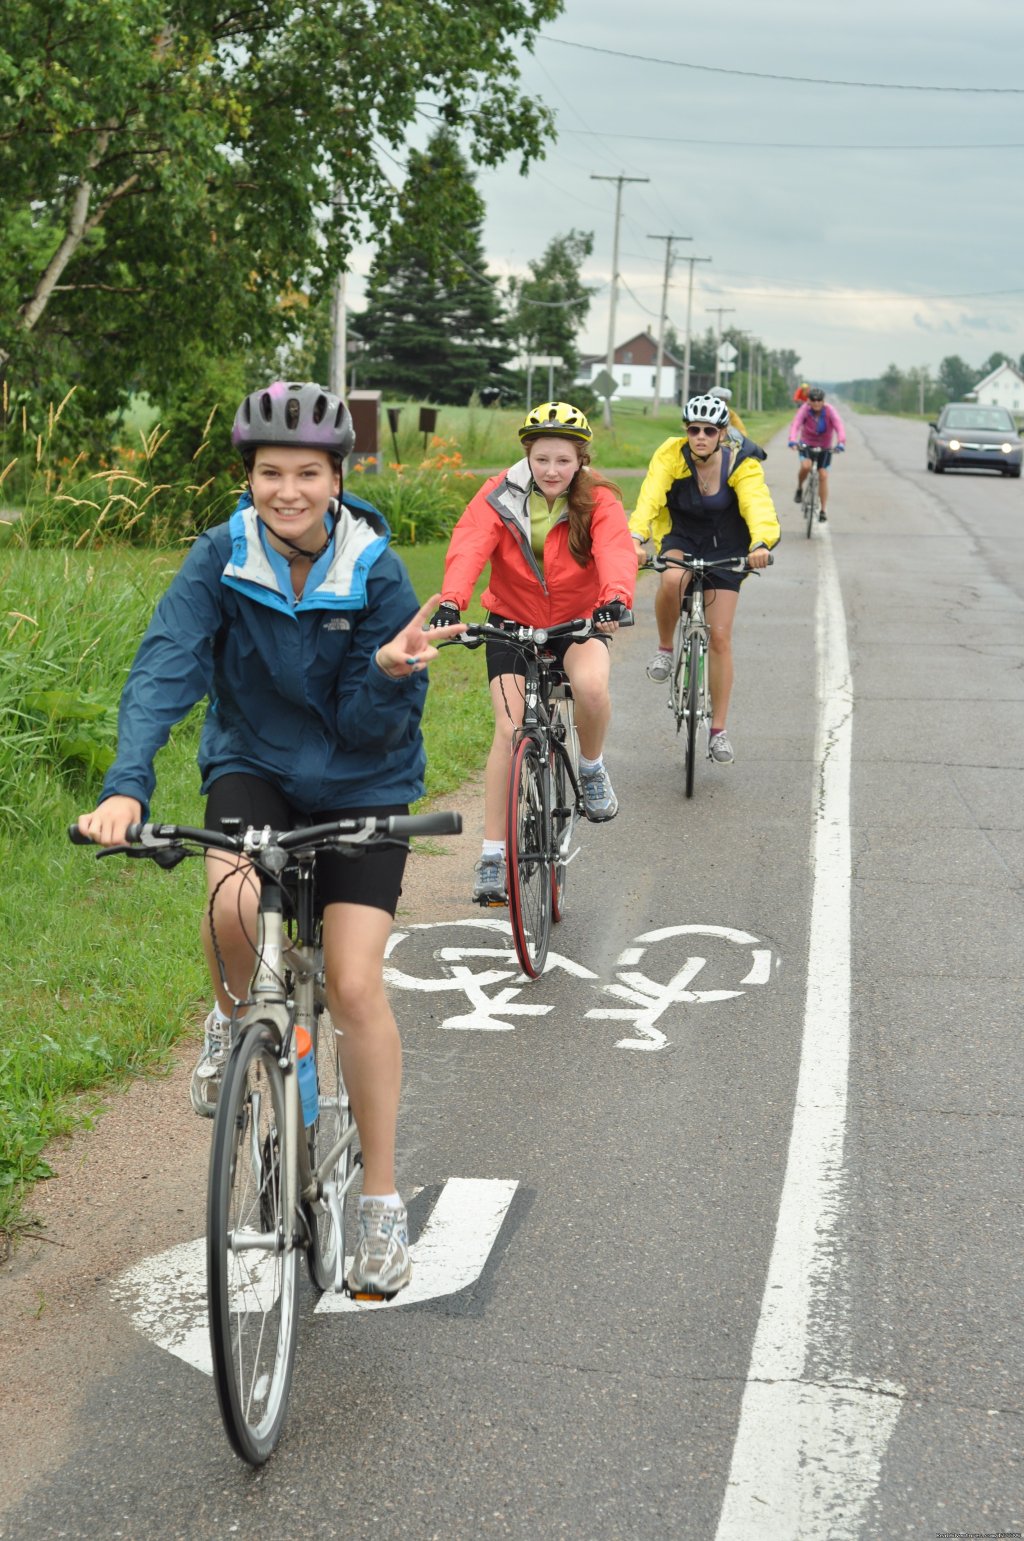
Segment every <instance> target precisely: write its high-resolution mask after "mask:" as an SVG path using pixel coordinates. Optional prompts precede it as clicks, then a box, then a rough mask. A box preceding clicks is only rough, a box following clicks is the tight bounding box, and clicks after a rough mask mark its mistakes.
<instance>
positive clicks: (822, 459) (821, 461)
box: [799, 444, 832, 471]
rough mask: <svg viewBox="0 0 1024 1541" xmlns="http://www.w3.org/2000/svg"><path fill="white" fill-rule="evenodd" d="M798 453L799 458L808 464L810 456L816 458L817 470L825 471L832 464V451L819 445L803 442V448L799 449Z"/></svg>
mask: <svg viewBox="0 0 1024 1541" xmlns="http://www.w3.org/2000/svg"><path fill="white" fill-rule="evenodd" d="M812 452H813V454H812ZM799 454H800V459H801V460H805V461H806V462H807V464H808V465H810V463H811V460H812V458H813V459H814V460H816V461H817V462H818V470H819V471H827V470H828V468H829V466H830V465H831V464H832V451H831V450H830V449H824V448H822V447H821V446H820V445H813V444H805V445H804V447H803V449H802V450H800V451H799Z"/></svg>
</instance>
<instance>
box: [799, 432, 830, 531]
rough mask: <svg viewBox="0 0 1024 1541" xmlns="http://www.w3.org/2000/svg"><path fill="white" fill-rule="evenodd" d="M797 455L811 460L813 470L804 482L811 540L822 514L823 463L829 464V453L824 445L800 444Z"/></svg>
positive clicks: (808, 529) (804, 501)
mask: <svg viewBox="0 0 1024 1541" xmlns="http://www.w3.org/2000/svg"><path fill="white" fill-rule="evenodd" d="M797 453H798V455H799V456H800V459H801V460H809V461H810V462H811V469H810V471H809V472H808V473H807V480H806V481H805V482H804V492H803V509H804V520H805V522H806V524H807V539H808V540H810V538H811V531H812V530H813V529H814V526H815V523H816V521H817V518H818V515H819V514H820V513H821V480H820V478H821V468H822V462H823V461H824V462H825V464H826V465H827V464H828V461H827V459H826V456H827V455H828V454H829V451H828V450H827V449H825V448H824V446H822V445H820V444H819V445H811V444H798V445H797Z"/></svg>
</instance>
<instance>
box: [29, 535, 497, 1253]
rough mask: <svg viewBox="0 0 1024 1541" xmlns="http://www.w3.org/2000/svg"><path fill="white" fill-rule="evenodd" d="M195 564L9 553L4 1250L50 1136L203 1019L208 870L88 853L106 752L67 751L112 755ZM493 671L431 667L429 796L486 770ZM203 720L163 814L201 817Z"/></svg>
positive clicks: (463, 654) (167, 753)
mask: <svg viewBox="0 0 1024 1541" xmlns="http://www.w3.org/2000/svg"><path fill="white" fill-rule="evenodd" d="M444 553H445V545H444V544H443V543H440V544H436V545H434V546H416V547H415V548H413V549H412V550H410V551H409V552H407V553H403V555H404V556H405V558H406V560H407V566H408V568H409V571H410V575H411V577H412V581H413V584H414V586H415V587H416V590H417V592H418V593H419V594H420V596H421V597H422V598H423V599H424V600H426V599H428V598H429V597H430V595H431V594H433V593H435V592H437V590H438V589H439V587H440V581H441V573H442V569H443V563H444ZM180 560H181V557H180V555H179V554H178V553H163V552H160V553H153V552H146V551H136V550H124V549H122V550H120V551H110V552H106V551H104V552H100V553H95V554H86V553H80V552H61V551H52V550H41V551H22V550H8V551H7V552H4V553H0V574H2V580H3V592H4V596H5V603H6V605H7V610H6V613H5V614H4V615H3V617H2V618H0V620H2V625H0V778H2V785H3V796H2V802H3V805H4V814H3V816H2V818H0V870H2V872H3V874H4V881H3V884H2V885H0V930H2V933H3V936H4V939H5V947H4V949H3V951H2V954H0V999H3V1001H4V1002H5V1012H6V1021H5V1024H4V1031H3V1033H2V1035H0V1253H2V1251H3V1247H4V1238H5V1237H6V1238H7V1239H9V1238H10V1236H11V1235H12V1234H13V1233H15V1232H16V1231H17V1230H18V1229H19V1228H20V1227H22V1226H24V1225H25V1224H27V1223H30V1200H29V1199H28V1195H29V1193H30V1190H31V1187H32V1184H33V1183H34V1182H36V1181H37V1180H39V1179H40V1178H43V1177H45V1176H46V1175H47V1173H48V1168H47V1164H46V1155H45V1151H46V1146H47V1144H48V1142H49V1141H50V1140H51V1139H52V1138H53V1137H54V1136H55V1135H57V1134H61V1133H65V1132H67V1131H69V1130H71V1129H73V1128H75V1127H77V1126H80V1125H81V1124H82V1123H83V1122H87V1121H88V1120H89V1119H90V1118H92V1117H93V1116H94V1114H95V1112H96V1110H97V1108H98V1107H99V1106H100V1104H101V1102H102V1098H103V1096H104V1094H105V1093H106V1092H107V1091H108V1090H109V1088H111V1087H112V1086H115V1085H117V1084H118V1083H119V1082H122V1081H124V1080H125V1079H127V1078H128V1077H130V1076H133V1075H136V1074H139V1073H140V1072H142V1071H154V1070H159V1069H160V1067H161V1066H162V1065H164V1064H166V1063H167V1060H168V1056H169V1054H170V1051H171V1049H172V1048H173V1045H174V1044H175V1043H176V1042H177V1040H178V1039H179V1038H180V1037H181V1036H182V1035H183V1034H184V1033H188V1032H192V1031H194V1030H195V1028H196V1026H197V1024H198V1021H199V1020H200V1017H201V1015H202V1012H203V1009H204V1002H205V1000H206V997H207V993H208V989H209V984H208V980H207V977H206V970H205V966H204V965H203V963H202V962H201V953H200V947H199V939H198V921H199V916H200V913H201V896H202V890H203V883H202V872H201V865H200V863H199V862H185V863H183V864H182V865H181V866H180V867H178V868H176V869H175V870H174V871H173V872H170V873H165V872H162V871H160V870H159V869H158V868H156V867H154V866H153V865H152V864H150V863H149V862H128V861H125V860H124V859H123V858H120V857H105V858H103V859H101V860H99V861H97V860H96V858H95V856H94V854H93V853H92V852H91V851H88V850H86V849H83V848H79V847H73V846H72V845H71V844H70V843H69V841H68V839H67V834H66V829H67V825H68V824H69V823H71V822H72V821H73V820H74V819H75V818H76V817H77V816H78V814H80V813H82V812H84V811H85V810H87V809H88V808H91V807H92V806H93V805H94V803H95V800H96V797H97V794H98V792H99V786H100V781H101V772H102V755H92V754H79V755H70V756H69V755H68V754H67V753H66V752H65V750H62V749H61V747H60V745H61V740H62V737H63V736H64V735H66V734H67V733H70V732H74V733H76V734H90V735H93V737H94V739H95V740H96V742H97V743H98V744H99V745H100V746H101V747H104V746H108V745H112V743H113V721H114V713H115V710H116V706H117V701H118V697H119V695H120V690H121V687H122V684H123V681H124V678H125V675H126V673H127V670H128V668H129V666H130V663H131V659H132V657H133V656H134V652H135V648H136V646H137V644H138V641H139V638H140V637H141V635H142V632H143V630H144V628H145V625H146V622H147V621H148V618H149V614H150V612H151V610H152V608H153V605H154V604H155V602H156V599H157V597H158V596H159V594H160V593H161V592H162V591H163V589H164V588H165V587H166V585H167V583H168V581H169V579H170V577H171V575H172V574H173V572H174V571H175V569H176V567H177V565H178V563H179V562H180ZM485 675H486V671H485V669H484V665H483V657H482V654H481V653H476V652H473V653H470V652H468V651H465V650H460V649H457V648H448V649H446V650H445V652H444V653H443V654H442V655H441V657H440V658H439V659H438V660H437V662H436V663H435V664H434V665H433V666H432V669H431V676H432V678H431V688H430V691H429V693H428V701H427V709H426V714H425V721H424V735H425V739H426V745H427V756H428V773H427V785H428V798H429V797H431V796H437V795H439V794H441V793H443V792H450V791H451V790H452V789H454V788H455V787H457V786H459V785H460V784H461V783H462V782H463V781H464V780H465V779H466V778H467V777H468V776H469V775H471V774H473V773H474V772H476V771H478V770H479V768H480V766H481V765H482V764H483V760H484V757H485V755H486V752H487V747H488V744H489V742H490V736H491V719H490V704H489V696H488V692H487V685H486V677H485ZM47 694H50V695H57V696H59V697H60V698H61V700H62V701H63V702H64V705H63V706H62V708H61V711H60V712H57V711H54V712H52V713H51V712H50V711H48V710H47V709H46V708H45V707H44V706H41V705H38V704H36V705H32V704H28V705H26V702H27V701H33V700H35V698H37V697H42V696H46V695H47ZM65 698H66V699H65ZM76 703H80V704H81V705H83V706H84V707H87V708H88V712H86V713H76V710H75V704H76ZM97 711H98V713H99V715H96V712H97ZM200 720H201V710H197V711H196V712H195V713H193V714H192V716H191V717H190V718H188V719H187V720H186V721H185V722H184V723H182V724H181V725H180V726H179V727H178V729H177V730H176V731H175V733H174V734H173V735H172V738H171V741H170V743H169V744H168V746H167V747H166V748H165V749H164V750H163V751H162V752H161V755H160V757H159V759H158V761H157V778H158V786H157V795H156V798H155V800H154V804H155V806H154V812H155V814H156V816H157V817H160V818H165V819H175V820H178V821H179V822H182V823H198V822H199V821H200V820H201V817H202V806H203V805H202V798H201V796H200V792H199V776H198V771H197V769H196V763H195V760H196V751H197V747H198V729H199V722H200ZM418 859H422V860H429V855H426V854H424V855H422V856H421V857H419V858H418Z"/></svg>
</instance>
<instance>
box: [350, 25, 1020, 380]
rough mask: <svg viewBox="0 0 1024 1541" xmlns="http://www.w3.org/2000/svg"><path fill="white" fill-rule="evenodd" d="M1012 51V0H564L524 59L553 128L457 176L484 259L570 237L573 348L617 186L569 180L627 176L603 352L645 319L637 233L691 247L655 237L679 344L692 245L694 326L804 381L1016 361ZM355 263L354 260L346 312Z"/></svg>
mask: <svg viewBox="0 0 1024 1541" xmlns="http://www.w3.org/2000/svg"><path fill="white" fill-rule="evenodd" d="M556 40H562V41H561V42H559V41H556ZM566 43H568V44H570V45H572V46H565V44H566ZM579 44H587V45H588V49H602V50H608V52H601V53H599V52H592V51H588V49H584V48H581V47H579V46H576V45H579ZM630 55H633V56H647V57H646V60H645V59H644V58H643V57H629V56H630ZM1022 59H1024V5H1022V4H1020V3H1019V0H973V3H971V4H966V3H960V4H957V5H953V4H952V3H951V0H832V3H827V0H814V3H798V0H774V3H772V4H768V3H766V0H728V3H724V4H715V3H713V0H707V3H705V4H704V5H698V4H695V3H694V0H686V3H683V0H632V3H630V0H567V4H566V6H565V9H564V11H563V13H562V15H561V16H560V17H559V18H558V20H557V21H555V22H554V23H552V24H551V25H550V26H548V27H547V28H546V29H545V31H544V33H543V34H542V36H541V38H540V40H539V41H538V43H537V45H536V49H535V52H534V54H533V55H532V56H531V55H529V54H526V55H524V57H523V75H522V83H523V87H524V89H525V90H526V91H527V92H529V93H530V94H532V95H537V96H539V97H541V98H543V100H544V101H545V102H546V103H547V104H548V105H549V106H550V107H551V108H553V109H554V111H555V113H556V116H557V129H558V139H557V142H556V143H554V144H553V145H552V147H551V150H550V153H549V155H548V157H547V159H546V160H545V161H544V162H543V163H542V164H540V165H538V166H537V167H536V168H535V169H532V170H531V172H530V174H529V176H528V177H526V178H523V177H520V176H519V175H518V172H517V171H516V170H515V169H514V168H513V167H512V166H508V167H505V168H502V169H500V170H498V171H484V172H481V173H480V175H479V177H478V182H477V185H478V187H479V189H480V192H481V194H482V196H483V198H484V200H485V202H486V205H487V221H486V226H485V242H486V248H487V254H488V259H489V262H490V266H491V271H492V272H495V273H498V274H503V275H504V274H507V273H513V272H516V273H523V272H525V271H526V265H527V263H528V261H529V259H530V258H536V257H539V256H540V255H541V253H542V252H543V250H544V248H545V246H546V245H547V243H548V242H549V241H550V240H551V238H552V237H553V236H555V235H559V234H562V233H564V232H565V231H567V230H568V229H570V228H571V227H572V226H575V227H576V228H577V229H585V230H592V231H593V233H594V255H593V258H592V259H591V261H590V263H589V264H588V266H587V268H586V270H585V274H584V276H585V278H586V279H587V281H588V282H590V283H592V284H594V285H595V286H600V287H599V288H598V292H597V293H596V294H595V296H594V302H593V305H592V307H591V313H590V320H589V323H588V325H587V328H586V331H585V333H584V334H583V337H582V339H581V341H582V344H583V347H584V351H591V352H594V353H600V354H603V353H604V351H605V349H606V346H607V341H608V321H609V293H610V291H609V278H610V270H611V257H612V236H613V215H614V203H615V187H614V185H613V184H612V183H610V182H596V181H592V180H591V176H592V174H594V173H596V174H599V175H602V176H617V175H619V174H620V173H621V174H624V175H626V176H629V177H647V178H649V181H648V182H647V183H646V184H637V183H634V184H627V185H625V186H624V188H623V218H622V228H621V237H620V260H619V270H620V273H621V277H622V284H621V286H620V289H619V296H618V304H617V313H616V324H615V334H616V341H617V342H621V341H622V340H623V339H625V338H627V337H629V336H631V335H632V334H633V333H635V332H637V331H639V330H641V329H642V328H644V327H645V326H647V327H650V329H651V330H652V331H653V332H654V333H655V334H656V333H657V328H658V315H659V310H660V304H661V287H662V276H663V269H664V256H665V245H664V242H661V241H653V240H650V239H648V237H649V236H651V235H668V234H672V235H678V236H686V235H690V236H693V238H694V239H693V241H692V242H679V243H677V244H676V248H675V249H676V252H677V262H676V266H675V270H674V274H673V283H672V287H671V288H670V290H669V296H668V315H669V319H670V320H671V321H672V322H673V323H674V325H675V327H676V329H677V331H678V332H679V334H680V336H682V334H683V330H684V327H685V322H686V281H687V274H688V264H687V262H686V260H685V259H686V257H687V255H689V254H691V253H692V254H693V255H694V256H696V257H710V258H711V259H712V260H711V261H710V262H705V263H698V264H696V265H695V269H694V275H695V288H694V304H693V326H694V330H695V331H702V330H704V329H705V328H706V327H707V325H708V324H709V323H710V324H717V321H716V318H715V317H714V316H713V315H712V314H711V312H710V307H717V306H724V307H730V310H731V313H729V314H726V315H725V317H724V321H725V324H726V325H729V324H732V325H735V326H738V327H741V328H743V329H746V330H748V331H750V332H752V333H753V334H754V335H756V336H758V337H760V338H761V339H762V340H763V341H764V343H765V344H766V345H767V346H768V347H791V348H794V349H795V350H796V351H797V352H798V353H799V354H800V357H801V361H802V362H801V366H800V368H801V373H803V374H804V375H805V376H807V377H808V378H811V379H821V380H826V381H834V380H840V379H849V378H851V377H855V376H862V375H866V376H873V375H878V374H880V373H881V372H882V371H883V370H884V369H885V368H886V366H887V365H888V364H889V363H891V362H895V363H897V364H899V365H900V367H901V368H909V367H910V366H911V365H914V364H928V365H930V366H932V367H933V368H934V366H936V365H937V364H938V363H939V361H940V360H941V359H942V358H943V357H944V356H945V355H946V354H949V353H959V354H961V355H962V356H963V357H964V358H965V359H967V360H968V362H970V363H980V362H981V361H982V360H984V359H986V358H987V357H988V356H989V354H990V353H992V352H993V351H994V350H995V349H997V348H998V349H1005V350H1006V351H1007V352H1008V353H1009V354H1010V355H1011V356H1012V357H1014V358H1016V357H1017V356H1018V355H1019V354H1020V353H1021V352H1022V351H1024V274H1022V256H1024V243H1022V239H1021V236H1022V230H1021V226H1022V214H1021V194H1020V187H1021V166H1022V162H1024V74H1022V72H1021V61H1022ZM649 60H662V61H677V63H676V64H671V63H668V62H662V63H653V62H647V61H649ZM678 64H686V65H690V66H694V65H700V66H704V68H702V69H694V68H680V67H678ZM723 70H727V71H736V72H740V71H743V72H750V73H748V74H740V73H718V72H717V71H723ZM758 76H762V77H770V76H776V77H778V76H788V77H794V76H802V77H817V78H819V79H822V78H823V79H826V80H828V81H833V82H835V81H858V82H866V83H868V85H867V86H858V87H853V86H844V85H838V84H804V83H799V82H797V81H795V80H793V79H778V78H774V79H773V78H756V77H758ZM882 84H885V85H888V86H890V87H895V86H902V87H912V86H941V87H945V88H946V89H945V90H941V91H939V90H928V91H925V90H909V89H900V90H897V89H881V85H882ZM968 87H971V88H978V89H975V90H966V89H965V88H968ZM939 146H944V147H949V148H936V147H939ZM851 147H852V148H851ZM972 147H974V148H972ZM368 261H369V253H367V252H366V251H365V250H361V251H360V252H358V253H357V254H356V257H355V275H356V276H355V277H354V281H353V283H352V286H351V287H352V297H353V303H354V305H355V306H356V307H358V306H359V305H360V304H361V299H360V295H361V292H362V286H361V283H360V281H359V277H358V275H359V274H360V273H363V274H365V272H366V268H367V265H368Z"/></svg>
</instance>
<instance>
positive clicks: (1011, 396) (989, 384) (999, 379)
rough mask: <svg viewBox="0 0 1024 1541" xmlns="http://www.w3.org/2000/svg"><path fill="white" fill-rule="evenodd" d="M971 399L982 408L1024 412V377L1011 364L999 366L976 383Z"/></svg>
mask: <svg viewBox="0 0 1024 1541" xmlns="http://www.w3.org/2000/svg"><path fill="white" fill-rule="evenodd" d="M971 397H972V399H973V400H975V401H977V402H979V403H980V405H981V406H984V407H1007V408H1008V409H1009V411H1011V412H1024V375H1022V374H1021V372H1020V370H1019V369H1015V368H1014V367H1013V365H1012V364H1000V366H999V368H998V369H993V371H992V373H991V374H990V375H986V376H985V378H984V380H979V381H978V383H977V385H976V386H975V387H974V390H973V391H972V392H971Z"/></svg>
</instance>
